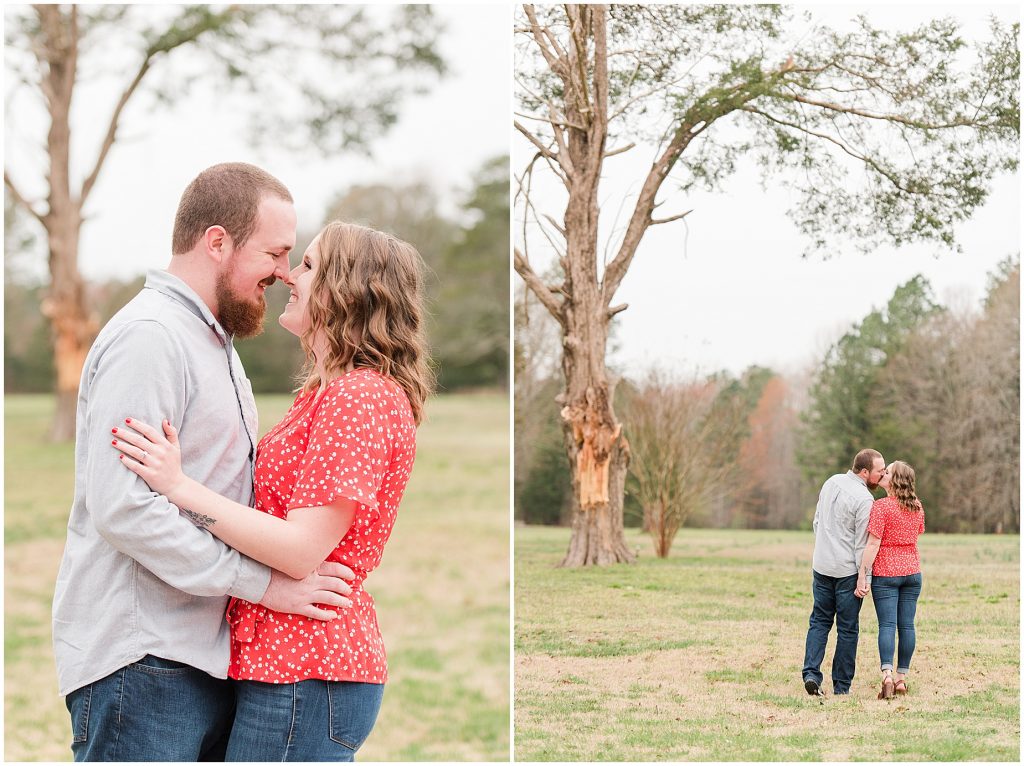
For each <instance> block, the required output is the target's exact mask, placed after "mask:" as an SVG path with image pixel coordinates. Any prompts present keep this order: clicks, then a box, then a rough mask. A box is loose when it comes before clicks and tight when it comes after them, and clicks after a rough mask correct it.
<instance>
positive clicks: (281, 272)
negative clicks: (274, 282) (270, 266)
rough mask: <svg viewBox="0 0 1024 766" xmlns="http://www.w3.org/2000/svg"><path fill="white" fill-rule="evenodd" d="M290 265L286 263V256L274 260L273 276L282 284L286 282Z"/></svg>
mask: <svg viewBox="0 0 1024 766" xmlns="http://www.w3.org/2000/svg"><path fill="white" fill-rule="evenodd" d="M290 267H291V264H290V263H288V256H287V254H285V255H282V256H280V257H279V258H276V259H275V260H274V276H275V277H277V278H278V279H280V280H281V281H282V282H287V281H288V272H289V269H290Z"/></svg>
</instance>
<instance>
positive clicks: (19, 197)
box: [4, 169, 46, 227]
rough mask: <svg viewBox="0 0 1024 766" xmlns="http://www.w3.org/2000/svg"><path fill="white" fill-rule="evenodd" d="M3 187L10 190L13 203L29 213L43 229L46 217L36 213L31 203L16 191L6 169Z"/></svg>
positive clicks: (16, 188)
mask: <svg viewBox="0 0 1024 766" xmlns="http://www.w3.org/2000/svg"><path fill="white" fill-rule="evenodd" d="M4 186H6V187H7V188H8V189H9V190H10V192H11V196H12V197H14V201H15V202H16V203H17V204H18V205H21V206H22V207H23V208H24V209H25V210H27V211H28V212H29V213H31V214H32V216H33V217H34V218H35V219H36V220H37V221H39V223H41V224H43V226H44V227H45V226H46V217H45V216H44V215H43V214H42V213H40V212H39V211H37V210H36V209H35V208H34V207H33V206H32V203H30V202H29V201H28V200H27V199H25V196H24V195H23V194H22V193H21V192H20V191H18V187H17V186H15V185H14V181H13V180H11V177H10V175H8V173H7V170H6V169H4Z"/></svg>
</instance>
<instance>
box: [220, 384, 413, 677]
mask: <svg viewBox="0 0 1024 766" xmlns="http://www.w3.org/2000/svg"><path fill="white" fill-rule="evenodd" d="M415 453H416V424H415V421H414V419H413V415H412V409H411V408H410V406H409V400H408V398H407V397H406V395H405V392H404V391H403V390H402V388H401V387H400V386H399V385H398V384H397V383H395V382H394V381H393V380H391V379H390V378H387V377H385V376H383V375H381V374H380V373H377V372H375V371H373V370H365V369H358V370H353V371H352V372H349V373H347V374H346V375H343V376H341V377H340V378H336V379H335V380H333V381H331V383H330V384H329V385H328V386H327V388H326V390H325V391H324V393H323V395H322V396H321V397H320V398H317V396H316V392H313V393H310V394H302V393H300V394H299V395H298V396H297V397H296V398H295V402H294V403H293V404H292V407H291V409H290V410H289V411H288V413H287V414H286V415H285V417H284V419H283V420H282V421H281V422H280V423H278V424H277V425H276V426H274V428H272V429H271V430H270V431H269V432H268V433H267V435H266V436H264V437H263V439H261V440H260V443H259V447H258V448H257V452H256V507H257V509H258V510H261V511H264V512H266V513H270V514H272V515H274V516H279V517H281V518H287V516H288V511H290V510H292V509H294V508H310V507H319V506H327V505H330V503H331V502H332V501H334V500H335V499H337V498H339V497H345V498H349V499H351V500H355V501H357V502H358V504H359V505H358V508H357V510H356V516H355V519H354V521H353V523H352V526H351V528H350V529H349V531H348V533H347V534H346V535H345V537H343V538H342V539H341V541H340V542H339V543H338V546H337V547H336V548H335V549H334V551H333V552H332V553H331V555H330V556H328V557H327V560H328V561H339V562H341V563H342V564H345V565H347V566H348V567H350V568H351V569H352V571H353V572H355V574H356V579H355V581H354V582H353V594H352V607H351V608H348V609H341V610H339V611H340V616H339V617H338V618H337V619H335V620H332V621H331V622H321V621H319V620H313V619H310V618H306V617H300V616H298V615H293V614H283V613H280V612H274V611H271V610H269V609H266V608H265V607H262V606H259V605H257V604H251V603H249V602H247V601H240V600H237V599H232V600H231V603H230V605H229V607H228V621H229V622H230V623H231V665H230V667H229V668H228V675H229V676H230V677H231V678H236V679H245V680H254V681H264V682H268V683H294V682H297V681H303V680H306V679H310V678H318V679H324V680H329V681H362V682H365V683H384V682H386V681H387V659H386V655H385V652H384V642H383V640H382V639H381V635H380V629H379V628H378V626H377V614H376V611H375V610H374V604H373V597H372V596H370V594H369V593H367V592H366V591H365V590H363V587H362V583H363V580H365V578H366V576H367V575H368V574H369V573H370V572H372V571H373V570H374V569H375V568H376V567H377V565H378V564H379V563H380V559H381V555H382V554H383V551H384V544H385V543H386V542H387V540H388V537H389V536H390V535H391V530H392V529H393V527H394V524H395V516H396V513H397V511H398V504H399V502H400V501H401V499H402V494H403V492H404V491H405V486H406V483H407V482H408V480H409V475H410V474H411V472H412V465H413V459H414V457H415Z"/></svg>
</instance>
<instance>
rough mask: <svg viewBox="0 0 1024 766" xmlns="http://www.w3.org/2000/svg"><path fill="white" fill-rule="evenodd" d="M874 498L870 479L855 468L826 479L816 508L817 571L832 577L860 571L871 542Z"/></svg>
mask: <svg viewBox="0 0 1024 766" xmlns="http://www.w3.org/2000/svg"><path fill="white" fill-rule="evenodd" d="M873 501H874V498H873V497H872V496H871V492H869V491H868V485H867V483H866V482H865V481H864V479H862V478H861V477H860V476H858V475H857V474H855V473H854V472H853V471H847V472H846V473H837V474H836V475H835V476H833V477H831V478H830V479H829V480H828V481H826V482H825V484H824V486H823V487H822V488H821V494H820V495H818V507H817V509H816V510H815V511H814V563H813V567H814V571H815V572H817V573H818V574H823V575H827V576H829V577H848V576H849V575H854V574H857V570H858V568H859V567H860V560H861V558H862V557H863V556H864V548H865V546H866V545H867V543H868V517H869V516H870V515H871V503H872V502H873ZM868 581H869V582H870V574H869V575H868Z"/></svg>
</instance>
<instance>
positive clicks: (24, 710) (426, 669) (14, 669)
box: [4, 394, 509, 761]
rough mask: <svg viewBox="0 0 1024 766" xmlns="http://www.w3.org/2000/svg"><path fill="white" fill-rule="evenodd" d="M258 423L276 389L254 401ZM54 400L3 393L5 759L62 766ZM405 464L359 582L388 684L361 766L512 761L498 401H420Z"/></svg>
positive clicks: (265, 424) (285, 401)
mask: <svg viewBox="0 0 1024 766" xmlns="http://www.w3.org/2000/svg"><path fill="white" fill-rule="evenodd" d="M257 403H258V405H259V410H260V430H261V432H265V431H266V430H268V429H269V428H270V426H272V425H273V424H274V423H275V422H276V421H277V420H278V419H279V418H280V417H281V416H282V415H283V414H284V412H285V411H286V410H287V408H288V406H289V404H290V403H291V397H288V396H261V397H259V398H258V400H257ZM52 408H53V405H52V401H51V399H50V398H49V397H45V396H8V397H6V399H5V434H4V435H5V448H6V449H5V472H6V484H5V488H4V489H5V498H6V500H5V516H4V537H5V562H4V576H5V579H4V594H5V615H4V658H5V665H4V682H5V683H4V694H5V699H4V710H5V736H4V742H5V757H6V759H7V760H16V761H59V760H70V756H71V750H70V747H69V742H70V729H69V721H68V714H67V710H66V708H65V707H64V703H63V700H62V699H61V698H60V697H59V696H58V695H57V681H56V672H55V669H54V665H53V657H52V652H51V639H50V604H51V600H52V597H53V584H54V580H55V577H56V573H57V567H58V565H59V562H60V556H61V552H62V550H63V546H64V535H65V529H66V525H67V515H68V509H69V508H70V506H71V497H72V492H73V488H74V475H73V463H74V451H73V445H71V444H65V445H57V446H54V445H51V444H47V442H46V438H45V437H46V432H47V426H48V422H49V417H50V415H51V413H52ZM417 441H418V445H417V457H416V466H415V469H414V471H413V476H412V479H411V481H410V483H409V487H408V489H407V490H406V494H405V498H404V500H403V502H402V507H401V511H400V513H399V520H398V523H397V525H396V527H395V531H394V533H393V534H392V536H391V540H390V541H389V543H388V546H387V549H386V550H385V553H384V560H383V563H382V564H381V566H380V568H379V569H378V570H376V571H375V572H374V573H373V574H371V575H370V577H369V578H368V579H367V582H366V585H367V590H369V591H370V592H371V593H373V595H374V598H375V599H376V602H377V613H378V618H379V621H380V626H381V632H382V633H383V634H384V640H385V644H386V645H387V649H388V666H389V674H390V681H389V683H388V686H387V689H386V691H385V695H384V705H383V707H382V709H381V713H380V716H379V718H378V719H377V724H376V727H375V728H374V731H373V733H372V734H371V735H370V738H369V739H368V740H367V742H366V744H365V745H364V747H363V748H362V750H360V753H359V758H360V760H365V761H393V760H401V761H405V760H428V761H429V760H437V761H446V760H456V761H459V760H506V759H507V758H508V753H509V736H508V734H509V726H508V722H509V700H508V688H509V673H508V669H509V664H508V657H509V655H508V651H509V645H508V644H509V639H508V636H509V615H508V611H509V610H508V594H509V577H508V552H509V540H508V537H509V533H508V506H509V502H508V485H509V474H508V462H509V460H508V399H507V397H505V396H502V395H498V394H472V395H449V396H442V397H438V398H436V399H435V400H433V401H432V402H430V403H429V405H428V408H427V421H426V422H425V423H424V425H423V426H422V427H421V428H420V431H419V435H418V440H417Z"/></svg>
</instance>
